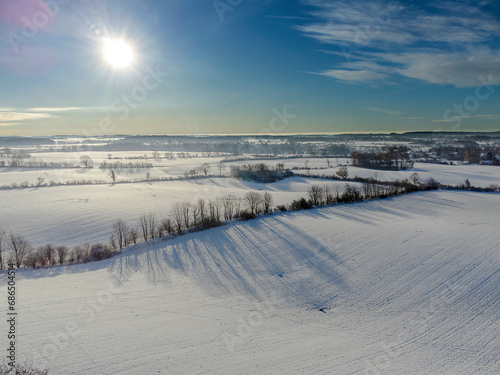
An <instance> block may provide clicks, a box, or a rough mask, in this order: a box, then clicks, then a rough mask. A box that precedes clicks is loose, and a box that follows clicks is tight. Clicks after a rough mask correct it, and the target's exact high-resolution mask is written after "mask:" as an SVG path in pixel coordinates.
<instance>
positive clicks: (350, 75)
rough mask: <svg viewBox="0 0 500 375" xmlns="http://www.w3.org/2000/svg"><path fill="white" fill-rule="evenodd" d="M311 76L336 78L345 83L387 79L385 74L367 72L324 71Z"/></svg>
mask: <svg viewBox="0 0 500 375" xmlns="http://www.w3.org/2000/svg"><path fill="white" fill-rule="evenodd" d="M313 74H318V75H322V76H325V77H331V78H336V79H339V80H341V81H344V82H346V83H365V82H369V81H380V80H383V79H385V78H386V77H387V75H386V74H382V73H377V72H373V71H368V70H325V71H323V72H319V73H313Z"/></svg>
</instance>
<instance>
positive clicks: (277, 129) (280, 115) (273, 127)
mask: <svg viewBox="0 0 500 375" xmlns="http://www.w3.org/2000/svg"><path fill="white" fill-rule="evenodd" d="M272 112H273V114H274V116H273V118H271V120H270V121H269V127H268V128H263V129H261V131H260V133H259V135H273V134H277V133H282V132H283V131H284V130H285V129H286V127H287V126H288V125H290V124H291V122H292V120H294V119H295V118H296V117H297V115H294V114H291V113H288V105H284V106H283V110H282V111H280V110H279V109H278V108H273V111H272Z"/></svg>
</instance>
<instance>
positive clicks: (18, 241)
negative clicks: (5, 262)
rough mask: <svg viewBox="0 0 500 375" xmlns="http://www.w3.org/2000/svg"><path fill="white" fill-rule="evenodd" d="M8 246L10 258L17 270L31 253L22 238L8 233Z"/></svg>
mask: <svg viewBox="0 0 500 375" xmlns="http://www.w3.org/2000/svg"><path fill="white" fill-rule="evenodd" d="M9 246H10V250H11V252H12V257H13V259H14V262H15V263H16V266H17V268H19V267H21V264H22V263H23V260H24V258H25V257H26V255H28V253H29V252H30V251H31V248H30V245H29V244H28V242H27V241H26V240H25V239H24V237H23V236H18V235H15V234H14V233H12V232H10V235H9Z"/></svg>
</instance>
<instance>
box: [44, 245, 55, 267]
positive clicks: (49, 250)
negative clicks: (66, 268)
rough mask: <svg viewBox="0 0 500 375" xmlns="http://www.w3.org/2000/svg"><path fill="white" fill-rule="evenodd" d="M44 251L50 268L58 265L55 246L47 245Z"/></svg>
mask: <svg viewBox="0 0 500 375" xmlns="http://www.w3.org/2000/svg"><path fill="white" fill-rule="evenodd" d="M42 251H43V256H44V258H45V259H47V264H48V265H49V266H53V265H54V264H56V257H55V253H56V249H55V248H54V246H52V245H45V246H44V247H42Z"/></svg>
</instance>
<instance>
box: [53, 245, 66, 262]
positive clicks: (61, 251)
mask: <svg viewBox="0 0 500 375" xmlns="http://www.w3.org/2000/svg"><path fill="white" fill-rule="evenodd" d="M56 251H57V256H58V259H59V264H63V263H64V261H65V260H66V256H67V255H68V248H67V247H66V246H57V248H56Z"/></svg>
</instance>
